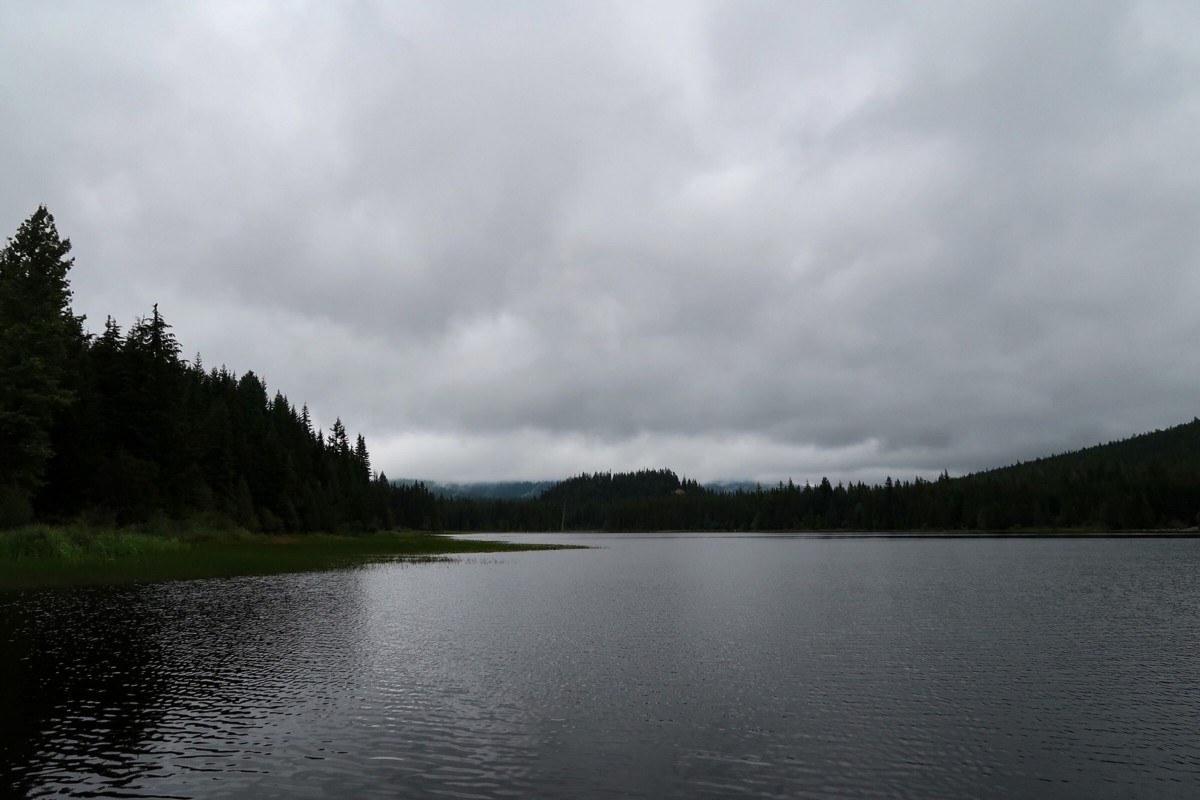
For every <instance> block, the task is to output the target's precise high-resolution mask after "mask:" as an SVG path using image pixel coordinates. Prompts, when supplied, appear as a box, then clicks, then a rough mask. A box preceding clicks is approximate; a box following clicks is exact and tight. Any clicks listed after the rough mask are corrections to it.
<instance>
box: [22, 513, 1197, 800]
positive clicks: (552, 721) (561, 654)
mask: <svg viewBox="0 0 1200 800" xmlns="http://www.w3.org/2000/svg"><path fill="white" fill-rule="evenodd" d="M508 538H512V539H536V540H538V541H547V540H550V541H564V540H566V541H571V542H580V543H585V544H590V545H594V546H596V547H597V548H598V549H594V550H586V551H556V552H530V553H509V554H498V555H496V556H491V557H488V556H482V557H480V556H476V557H469V558H466V559H464V560H462V561H459V562H457V563H453V564H422V565H409V566H404V565H395V564H393V565H386V564H385V565H375V566H371V567H365V568H358V569H352V570H342V571H332V572H324V573H311V574H305V575H290V576H272V577H261V578H238V579H231V580H220V581H183V582H173V583H162V584H153V585H143V586H125V587H109V588H86V589H75V590H54V591H41V592H23V593H12V594H0V647H2V648H3V651H2V653H3V656H2V660H0V668H2V670H3V672H2V674H0V793H3V791H2V790H3V789H5V788H8V789H9V792H10V793H15V794H16V795H17V796H30V797H36V796H46V795H68V796H69V795H74V796H81V797H96V796H112V797H257V798H264V797H325V796H332V797H454V798H474V797H479V798H493V797H513V798H525V797H605V796H610V797H618V796H631V797H738V796H745V797H789V798H790V797H822V798H824V797H887V798H897V797H913V798H932V797H951V798H968V797H996V798H1000V797H1047V798H1072V797H1078V798H1095V797H1180V798H1183V797H1188V798H1192V797H1197V796H1200V541H1198V540H1181V541H1175V540H1144V541H1138V540H1119V539H1091V540H1053V539H1051V540H1032V541H1030V540H997V539H986V540H961V539H955V540H928V539H924V540H880V539H860V540H840V541H839V540H822V539H804V538H794V537H787V536H755V537H751V536H708V535H670V536H649V535H646V536H628V535H626V536H572V535H566V536H564V535H558V536H553V537H544V536H543V537H534V536H521V537H508Z"/></svg>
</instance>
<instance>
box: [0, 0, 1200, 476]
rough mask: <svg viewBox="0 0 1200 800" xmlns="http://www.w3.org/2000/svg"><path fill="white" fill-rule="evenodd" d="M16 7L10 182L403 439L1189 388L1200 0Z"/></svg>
mask: <svg viewBox="0 0 1200 800" xmlns="http://www.w3.org/2000/svg"><path fill="white" fill-rule="evenodd" d="M845 6H846V4H842V3H827V4H826V3H820V4H815V3H806V4H780V5H748V4H744V3H737V4H721V3H710V4H693V3H684V4H677V5H671V4H652V5H651V7H650V8H647V7H646V4H602V5H597V4H590V3H580V4H555V5H552V6H521V7H509V6H506V7H504V8H499V7H495V6H490V5H484V4H479V5H474V4H441V5H438V4H403V5H402V6H394V5H392V4H382V3H379V4H376V3H370V2H361V3H355V4H344V5H342V4H337V5H335V4H310V5H305V4H298V5H295V6H289V7H287V8H283V7H279V6H275V5H273V4H245V3H202V4H191V5H188V6H177V5H172V4H149V3H146V4H140V3H130V4H124V5H119V6H95V5H94V4H87V3H41V4H25V5H24V6H23V7H21V6H17V7H15V8H14V7H6V8H5V9H3V10H0V100H2V102H0V123H2V124H0V166H2V167H3V174H4V175H5V176H6V177H5V180H4V181H3V183H2V184H0V222H2V221H3V220H7V222H3V225H4V227H5V229H6V230H7V231H9V232H11V231H12V230H15V228H16V226H17V224H19V222H20V220H21V219H23V218H24V217H25V216H27V215H28V214H29V213H30V212H31V211H32V210H33V208H34V207H35V206H36V205H37V203H40V202H44V203H47V204H48V205H49V206H50V208H51V210H52V211H53V212H54V213H55V214H56V216H57V217H58V220H59V225H60V229H61V230H63V231H64V232H66V233H67V234H68V235H70V236H71V237H72V239H73V241H74V243H75V253H76V256H77V266H76V270H75V273H74V274H73V280H74V286H75V289H76V302H77V309H78V310H81V311H83V312H85V313H87V314H88V315H89V317H90V320H91V325H92V326H93V327H98V326H99V324H100V322H102V320H103V316H104V314H106V313H112V314H114V315H115V316H117V317H118V318H119V319H120V320H121V321H122V322H123V323H126V324H127V323H128V322H129V321H130V320H131V319H132V318H133V316H134V315H136V314H140V313H145V312H146V311H148V309H149V307H150V305H151V304H152V303H154V302H159V303H160V304H161V308H162V310H163V311H164V313H165V314H166V315H167V318H168V320H169V321H171V322H172V323H173V324H174V325H175V327H176V329H177V332H178V334H179V335H180V338H181V339H182V341H183V343H184V345H185V347H187V348H188V349H189V350H199V351H201V352H202V353H203V355H204V357H205V360H206V362H207V363H209V364H217V363H221V362H224V363H227V364H228V365H229V366H230V367H232V368H234V369H237V370H245V369H249V368H253V369H254V370H255V371H256V372H259V373H260V374H263V375H265V376H266V378H267V380H268V381H269V382H270V383H271V385H272V387H278V388H280V389H282V390H283V391H284V392H285V393H287V394H288V395H289V397H291V399H292V400H293V401H295V402H307V403H308V404H309V405H310V406H311V407H312V409H313V411H314V413H315V414H316V416H317V418H318V421H320V422H322V424H326V425H327V424H329V423H330V422H331V421H332V418H333V416H335V415H340V416H342V418H343V419H345V420H346V421H347V424H348V425H349V427H350V428H351V429H352V430H362V431H363V432H364V434H365V435H366V436H367V437H368V441H369V442H370V444H371V445H372V449H373V452H374V455H375V458H374V461H375V463H376V465H377V466H380V467H382V468H384V469H386V470H387V471H388V473H389V474H392V475H400V474H404V475H423V476H427V477H431V478H441V479H458V480H464V479H473V478H477V479H486V478H504V477H512V478H541V477H553V476H560V475H563V474H567V473H571V472H577V471H579V470H585V469H587V470H592V469H609V468H611V469H626V468H636V467H641V466H658V465H662V466H673V467H674V468H676V469H678V470H680V471H683V472H685V473H687V474H689V475H695V476H697V477H700V478H721V477H750V478H760V479H764V480H777V479H779V478H786V477H788V476H794V477H796V478H797V479H804V478H813V477H818V476H819V475H821V474H829V475H830V476H832V477H835V478H845V479H860V478H861V479H866V480H876V479H880V478H882V477H883V475H885V474H892V475H904V476H908V475H911V474H914V473H920V474H933V473H936V472H940V471H941V470H942V469H949V470H951V471H952V472H962V471H967V470H970V469H976V468H981V467H986V466H991V465H995V464H998V463H1003V462H1006V461H1010V460H1014V459H1018V458H1030V457H1034V456H1037V455H1042V454H1045V453H1047V452H1050V451H1054V450H1060V449H1063V448H1067V447H1078V446H1083V445H1087V444H1092V443H1095V442H1096V441H1098V440H1101V439H1108V438H1111V437H1115V436H1123V435H1128V434H1132V433H1135V432H1139V431H1141V430H1144V429H1149V428H1154V427H1162V426H1167V425H1170V424H1174V423H1176V422H1180V421H1184V420H1188V419H1191V417H1192V416H1194V415H1195V414H1196V413H1197V411H1196V409H1197V401H1196V397H1197V388H1198V387H1197V380H1196V378H1195V376H1196V375H1197V374H1200V371H1198V369H1197V367H1200V356H1197V354H1196V348H1195V347H1194V344H1193V343H1194V342H1195V341H1197V340H1200V316H1198V315H1197V313H1196V308H1197V307H1198V305H1200V303H1198V301H1200V269H1197V267H1198V266H1200V263H1198V262H1200V258H1198V256H1200V240H1198V237H1200V225H1197V219H1198V216H1200V158H1197V156H1196V150H1195V145H1194V138H1195V133H1194V132H1195V131H1196V130H1197V129H1198V128H1200V45H1198V44H1197V42H1200V12H1198V11H1197V10H1195V9H1194V8H1193V7H1192V4H1189V3H1171V2H1166V1H1165V0H1164V1H1163V2H1144V3H1137V2H1104V3H1089V4H1087V5H1072V4H1049V5H1048V4H1045V3H1032V2H1028V3H1024V2H1018V3H1010V2H1005V3H999V2H974V3H962V2H946V3H920V4H911V5H908V4H896V3H878V4H872V3H863V4H853V8H846V7H845Z"/></svg>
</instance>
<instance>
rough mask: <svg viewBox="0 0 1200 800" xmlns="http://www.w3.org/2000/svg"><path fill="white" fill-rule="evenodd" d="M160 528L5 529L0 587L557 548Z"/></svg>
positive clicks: (428, 537) (422, 536) (413, 536)
mask: <svg viewBox="0 0 1200 800" xmlns="http://www.w3.org/2000/svg"><path fill="white" fill-rule="evenodd" d="M159 527H160V526H150V529H149V530H147V528H146V526H143V527H142V528H140V529H96V528H91V527H88V526H84V525H64V526H49V525H28V526H25V527H22V528H18V529H15V530H10V531H2V532H0V591H2V590H12V589H22V588H36V587H42V586H70V585H81V584H95V583H124V582H131V581H156V580H172V579H186V578H220V577H232V576H236V575H268V574H275V573H283V572H307V571H312V570H320V569H331V568H339V567H350V566H355V565H359V564H367V563H372V562H379V561H389V562H396V561H403V562H413V563H430V562H435V561H444V560H448V557H449V556H451V555H455V554H462V553H496V552H512V551H520V550H550V549H558V546H556V545H525V544H511V543H507V542H494V541H482V540H475V539H470V540H463V539H451V538H449V537H446V536H439V535H437V534H430V533H414V532H402V531H393V532H386V533H376V534H370V535H362V536H334V535H328V534H308V535H303V536H264V535H260V534H251V533H247V532H245V531H242V530H223V531H214V530H211V529H197V530H188V529H184V530H179V529H177V530H176V531H174V532H163V531H161V530H158V529H157V528H159Z"/></svg>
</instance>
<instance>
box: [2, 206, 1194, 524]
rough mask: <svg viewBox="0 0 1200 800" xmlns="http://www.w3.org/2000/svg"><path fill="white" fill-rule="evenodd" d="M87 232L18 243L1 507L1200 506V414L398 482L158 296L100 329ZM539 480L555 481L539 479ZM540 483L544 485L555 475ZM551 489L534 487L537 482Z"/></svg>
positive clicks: (43, 510) (1160, 517) (1080, 511)
mask: <svg viewBox="0 0 1200 800" xmlns="http://www.w3.org/2000/svg"><path fill="white" fill-rule="evenodd" d="M70 249H71V243H70V241H69V240H67V239H63V238H61V237H60V236H59V234H58V231H57V229H56V227H55V224H54V218H53V217H52V216H51V215H50V213H49V212H48V211H47V210H46V209H45V208H39V209H38V210H37V212H35V213H34V214H33V215H32V216H31V217H30V218H29V219H28V220H26V221H25V222H24V223H23V224H22V225H21V227H20V228H19V230H18V231H17V233H16V235H15V236H13V237H12V238H11V239H9V241H8V244H7V246H6V247H5V248H4V250H3V251H2V252H0V527H9V526H14V525H20V524H23V523H25V522H28V521H30V520H35V519H36V520H39V521H44V522H62V521H68V520H82V521H84V522H89V523H94V524H97V525H124V524H129V523H142V522H148V521H155V520H166V521H191V522H194V523H198V524H200V525H203V526H214V527H228V526H238V527H242V528H245V529H248V530H252V531H263V532H268V533H276V532H303V531H339V532H357V531H371V530H378V529H382V528H388V527H398V528H405V529H415V530H460V531H568V530H605V531H639V530H641V531H654V530H702V531H703V530H733V531H754V530H825V531H838V530H846V531H873V530H926V531H939V530H940V531H955V530H1008V529H1013V528H1018V529H1028V528H1075V529H1105V530H1112V529H1145V528H1184V527H1189V526H1194V525H1197V524H1200V419H1196V420H1193V421H1192V422H1190V423H1187V424H1184V425H1180V426H1178V427H1175V428H1171V429H1169V430H1165V431H1156V432H1154V433H1148V434H1144V435H1141V436H1135V437H1133V438H1130V439H1127V440H1124V441H1121V442H1115V443H1111V444H1107V445H1103V446H1097V447H1092V448H1087V449H1084V450H1079V451H1077V452H1073V453H1065V454H1062V455H1058V456H1053V457H1050V458H1044V459H1039V460H1037V461H1033V462H1029V463H1023V464H1016V465H1013V466H1009V467H1004V468H1001V469H995V470H990V471H986V472H980V473H975V474H972V475H967V476H964V477H959V478H951V477H950V476H949V475H948V474H943V475H942V476H941V477H939V478H938V479H937V480H933V481H930V480H925V479H922V478H914V479H913V480H911V481H909V480H903V481H899V480H892V479H891V478H888V479H887V480H886V481H884V483H883V484H882V485H867V484H864V483H853V484H849V485H844V484H841V483H839V484H837V485H834V484H832V483H831V482H830V481H829V480H828V479H823V480H821V481H820V482H819V483H818V484H816V485H810V484H807V483H806V484H804V485H803V486H799V485H796V484H794V483H792V482H791V481H789V482H787V483H780V484H778V485H775V486H770V487H761V486H759V487H755V488H753V489H746V488H739V489H738V490H737V491H733V492H729V491H722V490H720V489H716V488H707V487H704V486H701V485H699V484H698V483H696V482H695V481H693V480H687V479H680V478H679V477H678V476H677V475H676V474H675V473H674V472H671V471H670V470H665V469H660V470H643V471H640V472H634V473H611V472H598V473H594V474H584V475H579V476H577V477H574V478H570V479H568V480H565V481H561V482H558V483H554V484H547V485H546V486H545V487H544V486H542V485H538V484H528V485H527V487H521V492H520V494H522V495H524V496H522V497H514V498H502V497H491V498H486V499H480V498H477V497H472V496H471V495H470V492H469V491H466V490H463V489H462V488H461V487H459V488H456V489H454V490H453V491H437V490H436V487H435V488H431V487H430V486H428V485H426V484H424V483H421V482H419V481H418V482H412V481H407V482H403V483H398V484H395V485H393V484H392V483H391V482H389V481H388V479H387V477H386V476H385V475H383V474H376V473H375V472H374V471H373V470H372V468H371V461H370V455H369V453H368V451H367V445H366V441H365V440H364V439H363V437H362V436H361V435H359V436H357V437H355V438H354V439H353V440H352V439H351V437H350V435H349V434H348V433H347V431H346V428H345V426H344V425H343V424H342V421H341V420H340V419H338V420H337V421H336V422H334V424H333V426H332V428H331V429H330V430H329V432H328V433H324V432H322V431H321V430H314V429H313V424H312V422H311V420H310V417H309V412H308V409H307V407H303V406H302V407H300V408H297V407H296V406H294V405H292V404H291V403H290V402H289V401H288V399H287V398H286V397H284V395H283V394H281V393H279V392H276V393H275V394H274V395H272V394H271V393H270V392H269V390H268V388H267V386H266V384H265V383H264V382H263V381H262V380H261V379H260V378H259V377H258V376H257V375H255V374H254V373H253V372H247V373H245V374H244V375H241V376H240V377H239V376H237V375H235V374H233V373H232V372H230V371H229V370H227V369H226V368H225V367H220V368H215V369H205V367H204V366H203V363H202V361H201V358H200V356H199V355H197V356H196V357H195V358H194V359H192V360H190V361H188V360H185V359H183V358H181V356H180V353H181V351H182V348H181V346H180V344H179V342H178V340H177V339H176V337H175V335H174V334H173V332H172V328H171V326H170V325H168V324H167V322H166V321H165V320H164V319H163V316H162V315H161V314H160V313H159V310H158V307H157V306H154V307H153V308H152V309H151V310H150V312H149V314H147V315H146V316H145V317H142V318H139V319H137V320H135V321H134V322H133V323H132V324H131V325H130V326H129V328H128V330H125V331H122V329H121V327H120V326H119V325H118V324H117V323H116V322H115V321H114V320H112V319H111V318H109V319H108V320H106V322H105V324H104V330H103V332H101V333H99V334H93V333H89V332H87V331H86V330H85V329H84V326H83V323H84V319H83V318H82V317H79V316H76V315H75V314H74V313H73V311H72V309H71V297H72V295H71V289H70V284H69V281H68V277H67V276H68V272H69V271H70V269H71V266H72V264H73V259H71V258H70V257H69V253H70ZM535 489H536V490H535ZM539 491H540V494H539V493H538V492H539ZM530 494H533V495H534V496H532V497H531V496H529V495H530Z"/></svg>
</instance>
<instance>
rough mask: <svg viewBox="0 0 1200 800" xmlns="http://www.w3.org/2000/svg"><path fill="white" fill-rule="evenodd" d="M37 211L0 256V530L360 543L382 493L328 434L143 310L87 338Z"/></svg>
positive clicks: (359, 457) (59, 255)
mask: <svg viewBox="0 0 1200 800" xmlns="http://www.w3.org/2000/svg"><path fill="white" fill-rule="evenodd" d="M70 249H71V244H70V241H69V240H67V239H63V238H60V236H59V234H58V230H57V228H56V227H55V224H54V218H53V216H51V215H50V213H49V212H48V211H46V209H45V208H39V209H38V211H37V212H36V213H34V214H33V216H31V217H30V218H29V219H28V220H26V222H25V223H24V224H22V225H21V227H20V229H19V230H18V231H17V233H16V235H15V236H13V237H12V238H11V239H10V240H9V243H8V245H7V247H5V249H4V251H3V253H2V255H0V443H2V446H0V525H15V524H20V523H23V522H26V521H28V520H30V519H33V518H37V519H40V520H43V521H60V520H64V519H67V518H76V517H82V518H85V519H88V520H93V521H96V522H98V523H104V524H113V523H115V524H124V523H129V522H140V521H146V520H148V519H151V518H154V517H161V516H165V517H169V518H174V519H185V518H199V519H201V520H203V521H206V522H208V523H210V524H215V525H222V524H229V523H234V524H237V525H239V526H242V527H244V528H247V529H250V530H262V531H268V532H272V531H301V530H326V531H333V530H352V531H353V530H369V529H376V528H380V527H384V526H387V525H389V524H390V523H391V510H390V503H391V500H392V497H391V493H390V488H389V486H388V483H387V480H386V478H385V477H384V476H382V475H380V476H378V477H375V476H374V475H373V474H372V471H371V464H370V459H369V455H368V453H367V447H366V442H365V441H364V440H363V438H362V436H358V437H357V438H355V439H354V440H351V438H350V436H349V434H348V433H347V432H346V429H345V426H344V425H343V424H342V422H341V420H340V419H339V420H338V421H337V422H335V423H334V425H333V426H332V429H331V430H330V431H329V433H328V434H327V435H325V434H323V433H322V432H321V431H320V430H313V426H312V424H311V421H310V419H309V414H308V410H307V408H296V407H295V406H293V405H292V404H291V403H289V402H288V400H287V398H286V397H284V396H283V395H282V394H281V393H279V392H276V393H275V394H274V395H271V394H270V393H269V390H268V389H267V386H266V385H265V384H264V383H263V381H262V380H261V379H260V378H258V377H257V376H256V375H255V374H254V373H253V372H247V373H245V374H244V375H242V376H240V377H238V376H236V375H234V374H232V373H231V372H229V371H228V370H227V369H225V368H224V367H221V368H217V369H205V367H204V366H203V364H202V363H201V359H200V357H199V356H197V357H196V358H195V359H193V360H192V361H190V362H189V361H186V360H184V359H182V358H181V357H180V352H181V347H180V344H179V342H178V341H177V340H176V338H175V336H174V334H173V333H172V330H171V326H170V325H168V324H167V322H166V321H165V320H164V319H163V317H162V315H161V314H160V313H159V311H158V307H157V306H155V307H154V308H153V309H152V310H151V311H150V313H149V314H148V315H147V316H145V317H143V318H141V319H138V320H136V321H135V322H134V323H133V324H132V325H130V326H129V328H128V330H126V331H122V330H121V328H120V326H118V324H117V323H116V322H115V321H113V320H112V319H111V318H110V319H108V320H107V321H106V323H105V325H104V330H103V332H102V333H100V334H99V335H93V334H91V333H87V332H85V330H84V327H83V321H84V320H83V318H82V317H77V316H75V315H74V314H73V312H72V310H71V290H70V286H69V282H68V280H67V273H68V272H69V270H70V268H71V266H72V263H73V259H71V258H69V257H68V254H69V252H70Z"/></svg>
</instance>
